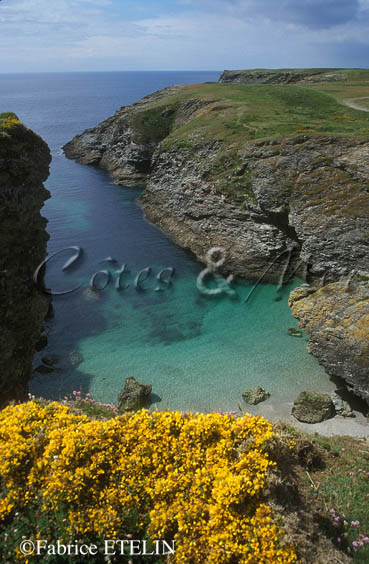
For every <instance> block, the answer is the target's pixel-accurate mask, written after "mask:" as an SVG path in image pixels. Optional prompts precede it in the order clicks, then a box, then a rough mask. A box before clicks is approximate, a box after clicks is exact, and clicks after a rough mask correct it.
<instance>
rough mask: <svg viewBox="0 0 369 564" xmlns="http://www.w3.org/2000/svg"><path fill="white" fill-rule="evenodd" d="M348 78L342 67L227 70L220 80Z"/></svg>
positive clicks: (267, 81) (307, 81) (308, 81)
mask: <svg viewBox="0 0 369 564" xmlns="http://www.w3.org/2000/svg"><path fill="white" fill-rule="evenodd" d="M344 80H348V76H347V74H346V72H345V71H344V70H342V69H276V70H266V69H255V70H225V71H224V72H223V73H222V74H221V76H220V78H219V82H222V83H235V84H311V83H314V82H337V81H338V82H340V81H344Z"/></svg>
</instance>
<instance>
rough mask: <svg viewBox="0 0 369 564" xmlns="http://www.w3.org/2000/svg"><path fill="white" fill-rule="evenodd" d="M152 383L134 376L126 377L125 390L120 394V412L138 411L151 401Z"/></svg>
mask: <svg viewBox="0 0 369 564" xmlns="http://www.w3.org/2000/svg"><path fill="white" fill-rule="evenodd" d="M151 390H152V385H151V384H142V383H141V382H137V380H136V379H135V378H133V377H132V376H131V377H129V378H126V382H125V384H124V388H123V390H122V391H121V392H120V394H119V396H118V413H125V412H127V411H136V410H137V409H141V408H142V407H145V406H146V405H147V404H148V403H149V397H150V394H151Z"/></svg>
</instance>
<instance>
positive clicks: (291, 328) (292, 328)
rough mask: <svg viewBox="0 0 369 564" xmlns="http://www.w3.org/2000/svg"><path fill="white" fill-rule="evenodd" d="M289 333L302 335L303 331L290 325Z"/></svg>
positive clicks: (295, 335) (292, 335) (294, 335)
mask: <svg viewBox="0 0 369 564" xmlns="http://www.w3.org/2000/svg"><path fill="white" fill-rule="evenodd" d="M288 334H289V335H290V336H291V337H302V331H300V330H299V329H295V327H290V328H289V329H288Z"/></svg>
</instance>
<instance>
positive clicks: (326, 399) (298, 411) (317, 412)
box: [292, 392, 335, 423]
mask: <svg viewBox="0 0 369 564" xmlns="http://www.w3.org/2000/svg"><path fill="white" fill-rule="evenodd" d="M292 415H293V416H294V417H296V419H298V420H299V421H302V422H303V423H320V422H321V421H325V420H326V419H330V418H331V417H334V416H335V410H334V405H333V403H332V400H331V398H330V396H329V395H328V394H318V393H316V392H301V394H299V396H298V397H297V398H296V400H295V402H294V404H293V408H292Z"/></svg>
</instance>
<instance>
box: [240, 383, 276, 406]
mask: <svg viewBox="0 0 369 564" xmlns="http://www.w3.org/2000/svg"><path fill="white" fill-rule="evenodd" d="M242 397H243V399H244V401H245V402H246V403H249V404H251V405H256V404H257V403H260V402H262V401H265V400H267V399H268V398H270V393H269V392H267V391H266V390H264V388H262V387H261V386H256V388H249V389H248V390H246V391H245V392H243V394H242Z"/></svg>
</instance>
